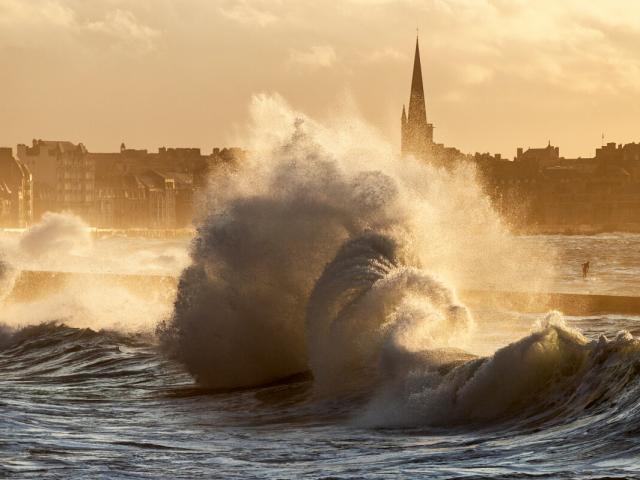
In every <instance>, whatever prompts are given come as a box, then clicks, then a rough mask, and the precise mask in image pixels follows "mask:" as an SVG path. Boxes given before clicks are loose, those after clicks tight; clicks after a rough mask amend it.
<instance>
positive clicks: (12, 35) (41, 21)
mask: <svg viewBox="0 0 640 480" xmlns="http://www.w3.org/2000/svg"><path fill="white" fill-rule="evenodd" d="M74 6H77V5H76V4H74V2H72V1H70V0H28V1H25V0H0V46H1V45H4V46H12V47H15V46H17V47H28V48H35V49H48V48H55V47H59V48H69V47H70V44H75V46H77V47H88V46H89V45H87V40H89V41H90V40H91V39H92V37H93V38H95V36H96V35H99V36H100V37H101V38H103V39H104V40H106V41H107V42H108V43H110V44H111V45H113V46H122V47H124V48H125V49H126V51H129V52H130V51H137V52H145V51H149V50H151V49H152V48H153V46H154V41H155V39H156V38H157V37H158V36H159V34H160V32H159V31H158V30H155V29H153V28H151V27H149V26H148V25H145V24H144V23H142V22H140V21H138V20H137V18H136V16H135V15H134V14H133V13H132V12H131V11H128V10H122V9H116V10H108V9H106V8H105V7H108V4H106V3H103V4H102V8H99V9H95V10H94V11H92V12H91V13H92V17H94V18H96V17H97V19H93V20H92V19H89V18H86V17H83V16H80V15H79V14H78V12H77V10H76V9H75V8H74Z"/></svg>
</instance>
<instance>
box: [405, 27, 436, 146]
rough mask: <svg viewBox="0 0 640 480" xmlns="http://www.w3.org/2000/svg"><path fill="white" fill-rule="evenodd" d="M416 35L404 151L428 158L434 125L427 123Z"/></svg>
mask: <svg viewBox="0 0 640 480" xmlns="http://www.w3.org/2000/svg"><path fill="white" fill-rule="evenodd" d="M418 40H419V39H418V37H417V36H416V52H415V57H414V60H413V74H412V76H411V95H410V97H409V110H408V112H407V113H406V115H407V117H406V122H405V121H404V107H403V122H402V153H403V155H415V156H417V157H420V158H426V157H427V156H428V154H429V152H430V151H431V149H432V146H433V125H431V124H430V123H427V108H426V105H425V100H424V86H423V84H422V65H421V62H420V42H419V41H418Z"/></svg>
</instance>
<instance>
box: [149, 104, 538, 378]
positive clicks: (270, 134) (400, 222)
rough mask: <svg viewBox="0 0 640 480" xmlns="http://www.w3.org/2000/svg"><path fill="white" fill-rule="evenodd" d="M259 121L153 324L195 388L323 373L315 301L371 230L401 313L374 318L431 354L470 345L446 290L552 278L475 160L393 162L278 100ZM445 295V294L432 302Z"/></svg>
mask: <svg viewBox="0 0 640 480" xmlns="http://www.w3.org/2000/svg"><path fill="white" fill-rule="evenodd" d="M251 113H252V119H253V120H252V123H251V125H250V127H249V138H248V142H247V143H248V145H249V146H251V148H252V150H251V152H250V154H249V158H248V159H247V161H246V162H244V163H243V164H241V165H240V166H239V168H238V169H237V170H236V171H230V172H228V173H226V174H225V175H218V176H217V177H216V183H215V184H212V189H211V194H210V195H211V198H210V201H209V205H210V207H211V208H212V210H211V211H210V212H209V214H208V216H207V217H206V218H205V220H204V221H203V222H202V223H201V224H200V226H199V227H198V231H197V235H196V238H195V240H194V242H193V246H192V250H191V258H192V265H191V266H190V267H189V268H187V269H186V270H185V271H184V272H183V274H182V277H181V279H180V283H179V287H178V294H177V300H176V303H175V308H174V312H173V315H172V317H171V319H169V320H168V321H167V322H165V323H163V324H162V325H161V326H160V327H159V329H158V332H159V334H160V337H161V339H162V342H163V345H164V347H165V348H166V350H167V351H168V352H170V353H171V355H173V356H175V357H176V358H177V359H179V360H180V361H181V362H182V363H184V365H185V366H186V367H187V369H188V370H189V371H190V372H191V373H192V375H193V376H194V377H195V378H196V379H197V380H198V381H199V382H200V383H202V384H204V385H207V386H209V387H213V388H234V387H244V386H253V385H259V384H264V383H269V382H271V381H274V380H278V379H282V378H285V377H287V376H289V375H292V374H295V373H299V372H303V371H307V370H309V368H312V369H313V370H314V375H317V376H321V375H322V373H321V372H318V371H316V368H314V365H316V364H317V363H318V360H314V359H311V361H310V358H309V348H310V345H309V344H310V343H311V342H316V341H318V342H322V341H323V340H322V339H320V338H316V335H315V334H314V333H312V330H313V329H314V328H316V327H314V326H311V327H309V328H308V325H309V322H307V321H306V318H307V304H308V302H309V298H310V296H311V293H312V291H313V289H314V286H315V285H316V282H317V281H318V279H319V278H320V276H321V275H322V272H323V270H324V268H325V266H326V265H327V264H328V263H330V262H331V261H332V260H333V259H334V257H335V256H336V253H337V252H338V251H339V249H340V248H341V246H342V245H344V244H345V242H350V241H353V240H354V239H358V238H361V237H363V235H367V234H371V235H378V236H380V237H384V238H387V239H388V241H389V242H392V243H393V244H394V247H393V249H394V252H395V253H394V257H393V258H392V257H388V258H387V259H386V261H387V262H389V263H390V264H394V265H395V263H394V262H396V259H399V260H400V261H399V262H398V263H397V269H396V270H394V274H393V275H390V276H389V277H388V278H387V277H386V275H385V278H384V282H383V283H381V284H380V285H378V286H374V285H370V286H371V290H372V291H374V290H375V291H378V290H380V291H385V292H387V293H388V295H389V297H390V298H391V297H394V296H395V297H397V298H401V299H402V300H401V301H399V303H400V304H401V305H395V304H394V307H393V308H391V310H393V311H392V312H373V313H372V314H371V315H372V316H376V318H375V319H371V320H370V324H371V325H372V326H374V327H373V328H398V329H400V327H392V326H391V325H392V324H397V325H404V326H405V327H404V331H407V327H406V326H407V325H409V324H411V323H413V324H416V325H415V329H416V331H419V332H422V334H423V338H425V339H427V338H428V339H430V344H429V346H430V347H432V346H434V345H436V344H437V343H438V342H444V345H458V344H460V345H461V344H462V343H461V342H462V339H463V338H467V336H466V334H465V335H457V334H453V333H454V332H457V327H458V325H462V324H465V325H467V324H471V323H472V322H471V321H470V320H468V319H467V320H461V321H458V320H455V319H456V318H458V317H460V318H467V317H468V312H466V310H465V309H464V307H463V306H462V305H460V304H459V303H458V302H457V300H455V294H454V291H453V290H454V289H455V288H452V287H461V286H467V285H476V286H477V285H482V286H485V287H486V286H495V285H497V284H499V283H500V282H502V283H508V284H509V285H510V286H514V285H517V284H518V283H523V275H522V272H523V271H526V270H534V271H535V272H536V275H535V277H534V278H533V280H537V281H540V282H544V281H545V279H546V274H548V273H549V270H548V269H547V268H546V267H547V265H546V263H545V261H544V260H540V256H539V255H537V254H536V253H535V252H532V251H531V250H525V249H523V248H522V247H520V246H519V243H518V242H517V241H516V240H515V239H514V238H513V237H511V236H510V235H509V233H508V231H507V229H506V228H505V227H504V226H503V225H502V224H501V222H500V220H499V219H498V217H497V216H496V215H495V213H494V212H493V210H492V209H491V206H490V204H489V201H488V200H487V198H486V197H485V196H484V194H483V193H482V190H481V188H480V187H479V186H478V185H477V184H476V182H475V176H474V171H473V168H472V167H471V166H468V165H461V166H458V167H453V166H452V168H450V169H447V170H445V169H441V168H437V167H434V166H432V165H429V164H427V163H424V162H420V161H417V160H415V159H413V158H403V159H399V158H397V157H395V156H394V155H392V154H391V149H390V148H388V146H387V145H385V144H384V142H381V141H380V139H379V137H378V136H377V134H376V133H375V132H374V131H372V130H371V129H369V128H367V127H366V126H363V124H362V123H361V122H358V121H353V122H351V123H349V122H342V123H340V122H337V124H338V125H339V127H338V128H335V127H334V126H326V125H321V124H319V123H317V122H314V121H313V120H312V119H309V118H307V117H305V116H304V115H301V114H297V113H295V112H294V111H293V110H292V109H291V108H290V107H289V106H288V105H286V104H285V103H284V102H283V101H282V100H281V99H279V98H274V97H267V96H259V97H256V98H255V99H254V102H253V104H252V110H251ZM384 241H387V240H384ZM384 241H383V242H384ZM382 280H383V279H382V278H380V281H382ZM531 280H532V278H531V277H529V278H528V280H527V282H529V283H530V281H531ZM356 281H359V280H357V279H356ZM384 283H386V285H387V287H386V288H387V289H386V290H384V289H383V287H382V285H383V284H384ZM534 283H535V282H534ZM392 285H398V286H399V287H398V288H396V289H395V290H394V288H393V287H392ZM446 285H449V286H446ZM403 287H406V289H407V291H406V292H401V290H402V288H403ZM341 288H344V290H345V292H349V291H350V290H353V289H354V287H353V286H349V285H343V286H342V287H341ZM356 289H357V288H356ZM423 290H424V291H423ZM437 292H446V293H438V294H437V295H436V297H437V298H436V297H433V294H435V293H437ZM372 295H373V294H372ZM443 298H444V299H445V300H442V299H443ZM425 299H426V300H425ZM340 301H341V302H342V301H344V299H341V300H340ZM385 302H387V301H386V300H383V301H381V302H379V303H380V304H385ZM387 303H389V304H390V305H391V304H393V302H391V301H389V302H387ZM331 308H332V309H334V310H336V309H337V307H336V306H334V307H331ZM461 312H465V313H464V314H463V313H461ZM412 314H415V315H414V316H415V320H414V321H413V322H412V321H411V320H410V318H411V316H412ZM359 315H361V316H363V317H366V316H367V312H366V311H363V312H361V313H360V314H359ZM378 315H380V316H379V317H378ZM392 317H393V318H395V320H394V321H392V322H391V324H390V323H389V319H390V318H392ZM427 319H428V320H427ZM340 323H341V324H345V323H348V322H345V321H341V322H340ZM356 323H357V322H356ZM356 323H354V325H355V324H356ZM448 323H450V325H449V326H447V327H446V328H444V327H443V328H435V327H434V326H433V325H447V324H448ZM425 324H429V325H430V326H429V327H427V328H426V329H425V328H424V325H425ZM336 325H337V324H336ZM450 327H451V333H452V334H448V333H447V332H448V330H449V329H450ZM340 328H346V329H349V328H351V327H350V326H349V325H343V326H341V327H340ZM353 329H356V330H357V328H356V327H355V326H354V327H353ZM466 330H468V329H467V328H466V327H465V328H461V329H460V331H466ZM425 332H428V333H425ZM405 337H407V336H406V335H405ZM376 338H378V336H376ZM332 341H336V342H337V341H338V340H336V336H335V335H334V336H333V337H332V338H331V341H329V343H331V342H332ZM363 342H364V341H362V342H360V343H363ZM313 348H314V349H315V348H316V347H315V346H314V347H313ZM344 351H346V350H343V352H344ZM325 355H327V356H329V355H332V352H331V351H328V352H325ZM321 356H322V355H316V354H314V358H316V359H317V358H319V357H321Z"/></svg>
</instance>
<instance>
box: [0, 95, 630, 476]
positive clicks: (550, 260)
mask: <svg viewBox="0 0 640 480" xmlns="http://www.w3.org/2000/svg"><path fill="white" fill-rule="evenodd" d="M252 109H253V111H252V116H253V118H254V120H253V124H252V126H251V128H250V131H251V132H250V135H249V137H250V138H251V139H252V141H251V142H250V147H251V149H252V151H253V152H255V158H249V159H248V160H247V164H246V165H244V166H243V167H241V169H240V171H232V172H223V173H222V174H221V177H220V178H216V179H212V182H213V186H214V188H212V190H211V198H209V199H208V200H207V203H206V205H204V206H203V208H205V209H206V215H203V216H202V220H201V221H200V222H199V224H198V228H197V231H196V232H195V234H194V236H193V238H185V239H172V240H167V241H161V240H157V239H156V240H141V239H127V238H117V237H114V238H100V239H93V238H91V236H90V235H89V234H88V233H87V229H86V225H84V224H83V223H82V222H81V221H80V220H79V219H77V218H75V217H72V216H69V215H49V216H47V217H46V218H45V219H44V220H43V221H42V222H41V223H40V224H38V225H37V226H35V227H33V228H31V229H30V230H28V231H26V232H22V233H13V234H7V235H0V248H1V249H2V253H3V263H2V265H1V267H2V268H1V269H0V273H1V275H0V305H1V308H0V477H8V478H14V477H15V478H109V479H111V478H188V479H191V478H239V479H240V478H241V479H247V478H291V479H298V478H345V479H346V478H442V479H445V478H447V479H453V478H505V479H511V478H640V401H639V398H640V340H639V339H638V336H640V316H638V317H635V316H633V315H614V314H601V315H597V316H590V317H567V316H563V315H562V312H544V311H542V312H540V313H537V314H531V313H523V312H517V311H509V310H505V309H503V308H499V307H497V306H496V305H494V304H483V303H482V302H481V301H478V300H475V301H474V302H475V303H474V302H469V303H466V302H465V299H464V298H461V297H459V296H458V291H464V289H465V288H469V287H473V288H486V289H513V290H523V291H528V290H537V291H541V290H542V291H545V290H547V291H565V292H577V293H602V294H618V295H637V294H638V292H639V290H638V286H639V284H638V278H639V276H640V253H639V252H640V249H638V246H640V236H638V235H626V234H611V235H598V236H594V237H577V236H576V237H563V236H540V237H517V236H513V235H511V234H510V233H509V231H508V229H507V228H506V227H505V226H504V225H503V224H502V222H501V221H500V220H499V219H498V218H497V217H496V215H495V213H494V212H493V210H492V209H491V206H490V205H489V203H488V201H487V199H486V198H485V197H484V195H483V193H482V190H481V188H480V187H479V186H478V185H476V183H475V177H474V172H473V171H472V170H471V169H469V168H467V167H461V168H460V169H457V170H455V171H445V170H440V169H438V168H436V167H433V166H430V165H425V164H423V163H420V162H414V161H412V160H411V159H403V161H402V163H400V162H399V161H398V159H397V158H396V157H394V156H392V155H391V154H390V151H389V148H387V147H386V146H385V145H384V144H381V142H380V141H379V139H378V138H377V136H376V134H375V132H373V133H372V132H371V131H370V130H369V129H367V128H366V127H363V126H362V125H359V124H358V123H357V122H354V121H349V122H347V123H344V122H343V123H339V124H338V125H337V126H334V127H327V126H323V125H320V124H318V123H316V122H314V121H313V120H311V119H308V118H306V117H304V116H302V115H300V114H298V113H296V112H293V111H291V109H290V108H288V107H287V106H286V105H284V106H283V105H282V104H281V101H280V100H279V99H273V98H269V97H260V98H258V99H257V100H256V101H255V104H254V105H253V107H252ZM586 260H590V261H591V263H592V271H591V272H592V273H591V275H590V277H589V278H587V279H586V280H585V279H583V278H582V276H581V272H580V264H581V263H582V262H584V261H586ZM21 270H55V271H66V272H83V273H86V272H97V273H120V274H126V273H137V274H145V275H170V276H175V277H176V278H179V280H178V281H177V285H176V286H175V288H173V289H172V290H171V291H170V292H166V291H163V292H155V291H153V288H152V287H151V286H150V287H148V288H146V287H144V288H138V289H131V288H130V285H129V287H127V286H126V285H124V284H120V283H119V281H118V279H117V278H112V277H109V278H110V279H100V277H87V276H77V278H76V279H74V277H73V275H72V276H70V277H68V280H67V281H66V283H64V284H61V285H58V286H57V288H55V289H50V290H46V289H39V290H38V292H39V293H38V294H37V295H34V296H33V298H26V299H25V298H19V299H17V298H16V297H14V296H12V293H11V292H12V290H13V288H14V287H15V285H16V283H15V282H16V278H17V276H18V275H19V274H20V271H21ZM150 285H151V284H150ZM34 291H35V290H34Z"/></svg>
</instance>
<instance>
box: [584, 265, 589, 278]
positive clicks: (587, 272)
mask: <svg viewBox="0 0 640 480" xmlns="http://www.w3.org/2000/svg"><path fill="white" fill-rule="evenodd" d="M589 263H590V262H585V263H583V264H582V278H587V275H588V274H589Z"/></svg>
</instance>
